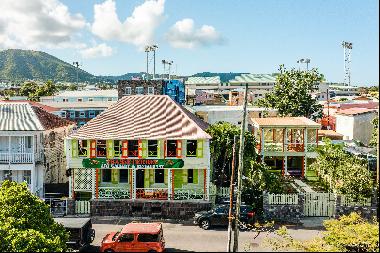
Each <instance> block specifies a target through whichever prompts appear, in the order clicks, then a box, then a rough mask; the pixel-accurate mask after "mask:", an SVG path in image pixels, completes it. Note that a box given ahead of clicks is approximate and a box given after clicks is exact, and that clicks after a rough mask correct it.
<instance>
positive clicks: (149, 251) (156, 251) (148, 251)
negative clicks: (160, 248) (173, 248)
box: [148, 249, 157, 252]
mask: <svg viewBox="0 0 380 253" xmlns="http://www.w3.org/2000/svg"><path fill="white" fill-rule="evenodd" d="M148 252H157V251H155V250H153V249H151V250H149V251H148Z"/></svg>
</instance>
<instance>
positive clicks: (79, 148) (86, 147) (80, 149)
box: [78, 140, 89, 157]
mask: <svg viewBox="0 0 380 253" xmlns="http://www.w3.org/2000/svg"><path fill="white" fill-rule="evenodd" d="M83 141H86V146H85V148H84V145H81V143H80V142H83ZM82 144H83V143H82ZM88 144H89V143H88V140H78V157H87V156H88V146H89V145H88ZM81 147H82V148H81ZM82 150H85V151H86V152H85V154H84V155H80V153H81V151H82Z"/></svg>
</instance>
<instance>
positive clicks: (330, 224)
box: [267, 212, 379, 252]
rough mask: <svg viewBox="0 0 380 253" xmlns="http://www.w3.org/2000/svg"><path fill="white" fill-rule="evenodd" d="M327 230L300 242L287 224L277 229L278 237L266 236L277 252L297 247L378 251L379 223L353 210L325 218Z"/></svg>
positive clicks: (304, 249)
mask: <svg viewBox="0 0 380 253" xmlns="http://www.w3.org/2000/svg"><path fill="white" fill-rule="evenodd" d="M323 225H324V227H325V228H326V232H323V236H322V237H320V236H317V237H315V238H313V239H311V240H306V241H299V240H296V239H294V238H293V237H291V236H290V235H289V234H288V232H287V230H286V227H284V226H283V227H281V228H280V229H279V230H277V231H276V234H277V235H278V236H279V237H277V238H270V239H267V243H268V244H269V245H270V246H271V247H272V249H273V250H275V251H286V250H298V251H301V252H379V223H378V222H377V221H376V219H375V217H374V220H373V222H368V221H367V220H365V219H363V218H362V217H360V215H359V214H358V213H355V212H352V213H351V214H349V215H343V216H341V217H340V218H339V219H331V220H326V221H324V224H323Z"/></svg>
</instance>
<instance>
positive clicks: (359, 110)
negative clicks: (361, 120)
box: [336, 108, 376, 116]
mask: <svg viewBox="0 0 380 253" xmlns="http://www.w3.org/2000/svg"><path fill="white" fill-rule="evenodd" d="M372 112H376V109H368V108H348V109H343V110H340V111H337V112H336V114H337V115H346V116H353V115H359V114H365V113H372Z"/></svg>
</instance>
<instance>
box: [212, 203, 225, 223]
mask: <svg viewBox="0 0 380 253" xmlns="http://www.w3.org/2000/svg"><path fill="white" fill-rule="evenodd" d="M211 224H212V225H227V224H228V209H227V208H226V207H224V206H219V207H216V208H215V210H214V213H213V214H212V216H211Z"/></svg>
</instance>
